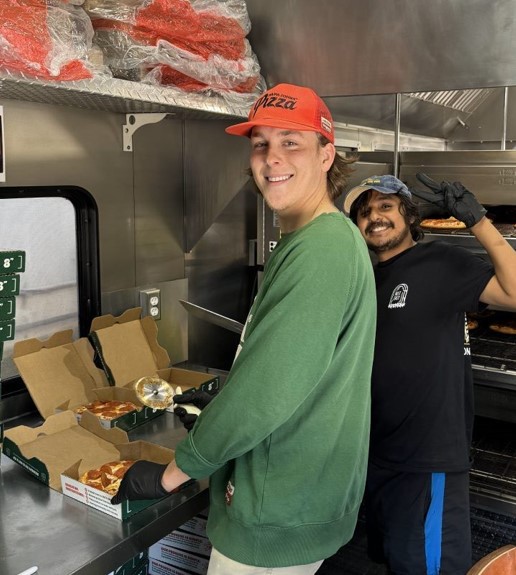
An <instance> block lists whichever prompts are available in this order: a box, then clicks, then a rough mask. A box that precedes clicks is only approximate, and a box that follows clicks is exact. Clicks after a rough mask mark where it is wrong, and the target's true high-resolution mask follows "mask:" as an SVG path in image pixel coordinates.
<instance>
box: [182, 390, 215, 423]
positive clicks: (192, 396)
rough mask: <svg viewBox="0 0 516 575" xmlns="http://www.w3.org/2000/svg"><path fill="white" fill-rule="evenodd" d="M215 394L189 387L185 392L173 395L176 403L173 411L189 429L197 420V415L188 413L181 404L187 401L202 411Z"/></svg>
mask: <svg viewBox="0 0 516 575" xmlns="http://www.w3.org/2000/svg"><path fill="white" fill-rule="evenodd" d="M216 395H217V393H208V392H207V391H201V390H199V389H191V390H189V391H187V392H186V393H181V394H178V395H174V398H173V401H174V403H175V404H176V407H175V408H174V413H175V414H176V415H177V416H178V417H179V419H180V420H181V423H182V424H183V425H184V426H185V428H186V429H187V430H188V431H191V430H192V428H193V426H194V424H195V422H196V420H197V415H196V414H194V413H188V411H187V410H186V409H185V408H184V407H181V404H183V405H185V404H187V403H189V404H191V405H194V406H195V407H197V408H198V409H199V410H201V411H202V410H203V409H204V408H205V407H206V406H207V405H208V403H210V401H211V400H212V399H213V398H214V397H215V396H216Z"/></svg>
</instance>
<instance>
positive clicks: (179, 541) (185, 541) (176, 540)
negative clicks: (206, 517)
mask: <svg viewBox="0 0 516 575" xmlns="http://www.w3.org/2000/svg"><path fill="white" fill-rule="evenodd" d="M158 543H162V544H164V545H171V546H172V547H175V548H176V549H183V550H184V551H193V552H194V553H199V554H201V555H206V556H208V557H209V556H210V554H211V543H210V542H209V541H208V539H206V537H200V536H199V535H194V534H192V533H184V532H182V531H177V530H176V531H172V533H169V534H168V535H165V537H163V539H161V540H160V541H158Z"/></svg>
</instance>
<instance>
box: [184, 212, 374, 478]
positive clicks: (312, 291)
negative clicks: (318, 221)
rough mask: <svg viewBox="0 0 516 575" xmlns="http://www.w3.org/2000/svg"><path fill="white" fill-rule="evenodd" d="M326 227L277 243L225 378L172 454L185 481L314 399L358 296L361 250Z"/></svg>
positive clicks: (346, 234)
mask: <svg viewBox="0 0 516 575" xmlns="http://www.w3.org/2000/svg"><path fill="white" fill-rule="evenodd" d="M329 228H330V229H329V230H327V231H326V233H324V231H323V232H321V231H320V230H318V228H316V229H312V230H310V232H311V234H310V235H301V236H300V237H298V238H295V239H292V241H287V242H286V245H283V246H281V249H280V250H278V248H279V247H280V244H278V247H277V248H276V250H278V253H274V261H273V258H271V260H270V261H269V263H270V264H271V266H270V267H269V268H268V269H267V270H266V274H265V277H264V281H263V284H262V287H261V289H260V292H259V294H258V295H257V297H256V300H255V302H254V304H253V306H252V308H251V312H250V314H249V317H248V320H247V322H246V328H245V331H244V333H243V337H242V340H241V344H240V349H239V353H238V355H237V357H236V359H235V362H234V364H233V366H232V368H231V371H230V374H229V376H228V379H227V381H226V383H225V385H224V387H223V388H222V390H221V391H220V393H219V394H218V395H217V396H216V397H215V399H214V400H212V401H211V402H210V404H209V405H208V406H207V407H206V408H205V409H204V410H203V411H202V413H201V414H200V416H199V418H198V420H197V422H196V425H195V426H194V428H193V430H192V431H191V432H190V433H189V435H188V437H187V438H186V439H185V440H184V441H183V442H181V443H180V444H179V445H178V447H177V450H176V462H177V464H178V466H179V467H180V468H181V469H182V470H183V471H184V472H185V473H187V474H188V475H190V477H194V478H201V477H206V476H208V475H211V474H212V473H213V472H215V471H216V470H217V469H218V468H220V467H221V466H222V465H224V464H225V463H226V462H227V461H229V460H231V459H234V458H236V457H239V456H240V455H242V454H244V453H246V452H248V451H250V450H251V449H253V448H254V447H255V446H256V445H258V444H259V443H261V442H262V441H263V440H264V439H266V438H267V437H268V436H270V435H271V434H273V432H274V430H275V429H276V428H278V427H279V426H281V425H282V423H283V422H285V421H287V420H288V419H289V418H290V417H291V415H292V413H294V412H295V411H296V409H298V408H299V406H300V405H301V404H302V403H303V402H304V401H305V399H306V398H307V397H308V396H309V395H310V394H312V393H316V392H317V384H318V382H319V380H320V379H321V377H322V375H323V374H324V372H325V371H326V369H327V367H328V365H329V364H330V362H331V360H332V356H333V354H334V353H335V349H336V346H337V342H338V339H339V337H341V335H342V331H343V329H344V324H345V321H346V314H347V311H346V308H347V306H348V302H349V298H350V294H352V293H355V291H356V289H358V286H357V285H356V284H357V274H356V267H357V257H356V255H357V250H360V249H362V250H363V249H364V246H357V243H358V242H360V240H361V238H360V237H357V236H356V234H354V233H352V231H351V230H350V229H349V226H347V225H345V224H344V223H342V224H341V225H339V226H337V227H336V229H335V227H334V226H330V227H329ZM316 232H318V233H316ZM276 250H275V252H276ZM362 261H363V260H362Z"/></svg>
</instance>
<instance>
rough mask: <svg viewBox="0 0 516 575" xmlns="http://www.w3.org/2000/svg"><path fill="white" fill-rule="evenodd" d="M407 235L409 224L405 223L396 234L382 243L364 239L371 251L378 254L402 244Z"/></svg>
mask: <svg viewBox="0 0 516 575" xmlns="http://www.w3.org/2000/svg"><path fill="white" fill-rule="evenodd" d="M409 235H410V228H409V226H407V225H405V227H404V228H403V229H402V230H401V231H400V233H399V234H398V235H396V236H394V237H391V238H389V239H388V240H385V241H384V243H382V244H378V243H373V241H370V240H368V239H366V244H367V247H368V248H369V249H370V250H371V251H373V252H374V253H375V254H379V253H382V252H388V251H389V250H392V249H394V248H397V247H398V246H399V245H400V244H402V243H403V242H404V241H405V239H406V238H407V236H409Z"/></svg>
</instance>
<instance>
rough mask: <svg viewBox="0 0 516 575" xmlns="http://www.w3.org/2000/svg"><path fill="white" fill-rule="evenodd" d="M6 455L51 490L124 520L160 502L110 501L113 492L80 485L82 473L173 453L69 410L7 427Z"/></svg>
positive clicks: (165, 457)
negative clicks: (36, 424)
mask: <svg viewBox="0 0 516 575" xmlns="http://www.w3.org/2000/svg"><path fill="white" fill-rule="evenodd" d="M2 449H3V453H4V454H5V455H6V456H7V457H9V458H10V459H12V460H13V461H15V462H16V463H18V464H20V465H21V466H22V467H23V468H24V469H25V470H27V471H28V472H29V473H31V474H32V475H33V476H34V477H36V478H37V479H39V480H40V481H41V482H43V483H45V484H46V485H48V486H49V487H51V488H52V489H54V490H56V491H59V492H61V493H63V494H64V495H67V496H69V497H71V498H72V499H76V500H78V501H81V502H82V503H84V504H86V505H88V506H90V507H93V508H95V509H98V510H99V511H102V512H103V513H106V514H108V515H111V516H112V517H116V518H117V519H126V518H127V517H130V516H131V515H133V514H135V513H137V512H138V511H141V510H142V509H145V508H146V507H148V506H149V505H152V504H153V503H155V502H156V500H147V501H131V502H128V501H125V502H123V503H121V504H118V505H111V502H110V500H111V496H110V495H108V494H107V493H104V492H102V491H99V490H97V489H93V488H91V487H88V486H87V485H84V484H82V483H80V481H79V477H80V476H81V475H82V474H83V473H85V472H86V471H88V470H90V469H95V468H97V467H100V466H101V465H103V464H104V463H108V462H110V461H118V460H122V459H134V460H136V459H146V460H148V461H154V462H156V463H169V462H170V461H172V460H173V459H174V451H173V450H172V449H168V448H166V447H162V446H160V445H156V444H153V443H147V442H145V441H133V442H130V441H128V438H127V433H126V432H125V431H123V430H121V429H117V428H112V429H105V428H104V427H102V426H101V425H100V422H99V420H98V419H97V418H96V417H95V416H94V415H93V414H91V413H85V414H84V415H83V417H82V419H81V421H80V422H78V421H77V419H76V418H75V415H74V414H73V412H71V411H63V412H61V413H57V414H55V415H51V416H49V417H48V419H47V420H46V421H45V423H43V424H42V425H41V426H39V427H35V428H33V427H27V426H24V425H20V426H18V427H14V428H12V429H9V430H6V432H5V436H4V441H3V446H2Z"/></svg>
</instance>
